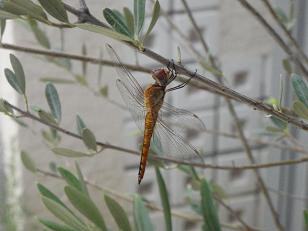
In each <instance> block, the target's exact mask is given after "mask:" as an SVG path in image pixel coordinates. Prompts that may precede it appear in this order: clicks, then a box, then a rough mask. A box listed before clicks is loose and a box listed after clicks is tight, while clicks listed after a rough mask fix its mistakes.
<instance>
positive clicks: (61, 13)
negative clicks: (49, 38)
mask: <svg viewBox="0 0 308 231" xmlns="http://www.w3.org/2000/svg"><path fill="white" fill-rule="evenodd" d="M38 1H39V2H40V4H41V5H42V7H43V8H44V9H45V10H46V11H47V12H48V13H49V14H50V15H51V16H53V17H54V18H56V19H58V20H59V21H61V22H68V17H67V13H66V10H65V8H64V5H63V3H62V1H61V0H53V1H50V0H38Z"/></svg>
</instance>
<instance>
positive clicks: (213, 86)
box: [64, 4, 308, 130]
mask: <svg viewBox="0 0 308 231" xmlns="http://www.w3.org/2000/svg"><path fill="white" fill-rule="evenodd" d="M64 6H65V8H66V10H67V11H69V12H71V13H72V14H74V15H76V16H77V17H79V16H82V15H84V14H85V12H82V11H80V10H77V9H75V8H73V7H71V6H69V5H67V4H64ZM85 22H88V23H92V24H94V25H98V26H103V27H107V26H106V25H105V23H103V22H101V21H99V20H98V19H96V18H95V17H94V16H93V15H91V14H90V13H88V14H87V16H86V17H85ZM123 43H124V44H126V45H128V46H130V47H132V48H134V49H136V50H138V51H139V52H141V53H143V54H144V55H146V56H148V57H150V58H152V59H154V60H156V61H157V62H159V63H161V64H163V65H165V66H167V65H168V64H169V63H170V61H169V60H168V59H166V58H164V57H162V56H161V55H159V54H157V53H155V52H153V51H151V50H149V49H144V50H142V51H140V49H139V48H137V47H135V46H134V45H132V44H130V43H128V42H123ZM174 66H175V68H176V69H177V71H178V73H179V74H183V75H186V76H189V77H194V79H195V80H196V81H198V82H199V83H200V85H201V87H204V88H207V89H209V90H210V91H212V92H215V93H216V94H220V95H222V96H225V97H228V98H230V99H233V100H237V101H239V102H242V103H245V104H247V105H249V106H251V107H253V108H254V109H258V110H260V111H263V112H266V113H269V114H271V115H273V116H276V117H278V118H280V119H282V120H284V121H287V122H288V123H292V124H294V125H295V126H297V127H300V128H302V129H303V130H308V124H306V123H304V122H303V121H299V120H298V119H297V118H295V117H291V116H289V115H286V114H284V113H282V112H279V111H276V110H275V109H274V108H273V107H271V106H269V105H267V104H264V103H262V102H260V101H258V100H254V99H251V98H249V97H247V96H245V95H242V94H240V93H238V92H236V91H233V90H232V89H230V88H228V87H226V86H224V85H222V84H218V83H216V82H214V81H212V80H210V79H207V78H206V77H204V76H202V75H200V74H198V73H197V74H196V73H195V72H192V71H190V70H188V69H186V68H185V67H183V66H181V65H178V64H174Z"/></svg>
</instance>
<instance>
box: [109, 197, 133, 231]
mask: <svg viewBox="0 0 308 231" xmlns="http://www.w3.org/2000/svg"><path fill="white" fill-rule="evenodd" d="M104 199H105V202H106V205H107V207H108V209H109V211H110V213H111V215H112V217H113V219H114V220H115V222H116V223H117V225H118V227H119V230H123V231H130V230H131V227H130V224H129V220H128V217H127V215H126V213H125V211H124V209H123V208H122V207H121V205H120V204H119V203H118V202H117V201H115V200H114V199H112V198H111V197H109V196H107V195H104Z"/></svg>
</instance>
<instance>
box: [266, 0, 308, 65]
mask: <svg viewBox="0 0 308 231" xmlns="http://www.w3.org/2000/svg"><path fill="white" fill-rule="evenodd" d="M262 1H263V3H264V4H265V6H266V7H267V9H268V10H269V12H270V13H271V15H272V17H273V18H274V19H275V21H276V23H277V24H278V25H279V27H280V28H281V29H282V30H283V32H284V33H285V35H286V36H287V37H288V39H289V40H290V41H291V43H292V45H293V46H294V47H295V49H296V51H297V53H298V54H299V55H301V56H302V58H303V59H304V61H305V62H306V63H308V58H307V56H306V54H305V53H304V52H303V49H302V48H301V47H300V46H299V44H298V43H297V41H296V39H295V38H294V37H293V36H292V34H291V33H290V31H288V29H287V28H286V26H285V25H284V24H283V23H282V22H281V21H280V20H279V18H278V16H277V14H276V12H275V10H274V9H273V7H272V5H271V3H270V2H269V1H268V0H262Z"/></svg>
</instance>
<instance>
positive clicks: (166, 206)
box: [155, 167, 172, 231]
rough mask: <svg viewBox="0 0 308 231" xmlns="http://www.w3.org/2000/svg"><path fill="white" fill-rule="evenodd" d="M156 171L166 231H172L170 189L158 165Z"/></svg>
mask: <svg viewBox="0 0 308 231" xmlns="http://www.w3.org/2000/svg"><path fill="white" fill-rule="evenodd" d="M155 173H156V179H157V182H158V186H159V194H160V200H161V203H162V206H163V211H164V218H165V224H166V231H172V217H171V209H170V203H169V197H168V191H167V188H166V184H165V181H164V178H163V176H162V175H161V172H160V170H159V168H158V167H155Z"/></svg>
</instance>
